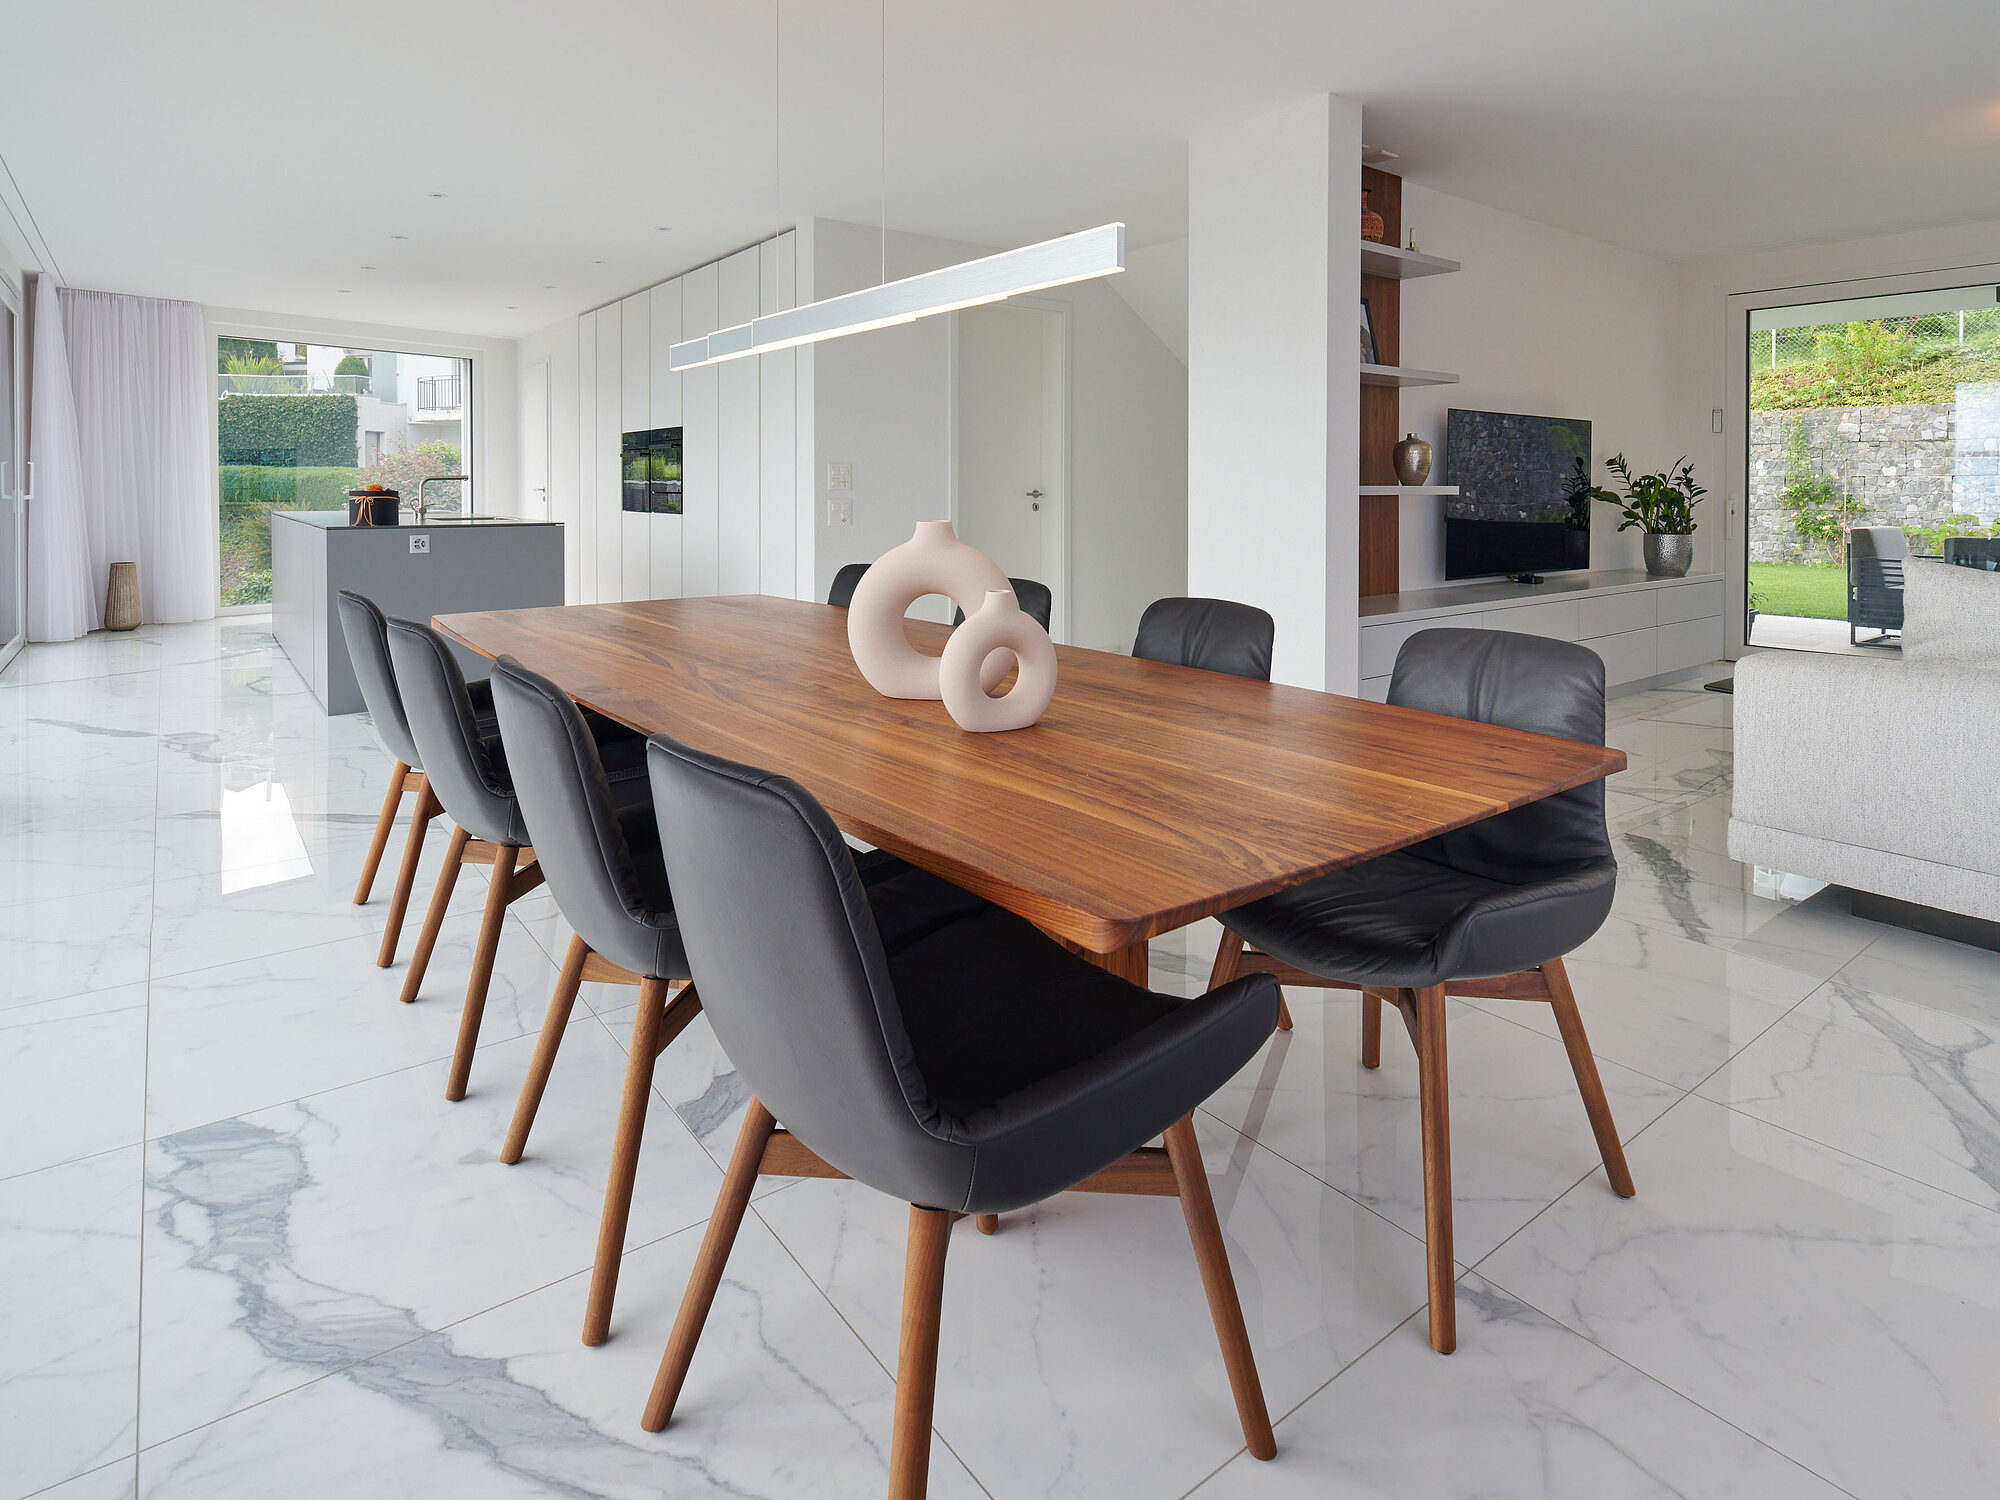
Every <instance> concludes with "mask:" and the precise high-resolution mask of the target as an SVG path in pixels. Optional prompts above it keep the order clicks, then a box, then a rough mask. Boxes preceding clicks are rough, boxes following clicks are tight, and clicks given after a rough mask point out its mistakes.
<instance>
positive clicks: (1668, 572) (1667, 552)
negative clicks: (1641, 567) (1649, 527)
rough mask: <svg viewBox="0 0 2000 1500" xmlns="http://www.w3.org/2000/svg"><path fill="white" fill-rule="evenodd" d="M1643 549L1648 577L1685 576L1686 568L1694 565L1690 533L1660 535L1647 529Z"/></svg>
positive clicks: (1692, 542) (1692, 539) (1692, 540)
mask: <svg viewBox="0 0 2000 1500" xmlns="http://www.w3.org/2000/svg"><path fill="white" fill-rule="evenodd" d="M1645 551H1646V576H1647V577H1648V578H1685V577H1687V570H1688V569H1689V568H1691V567H1693V566H1694V537H1693V536H1692V535H1687V536H1661V535H1659V534H1657V533H1655V532H1651V531H1649V532H1647V533H1646V543H1645Z"/></svg>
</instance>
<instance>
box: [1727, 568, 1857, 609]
mask: <svg viewBox="0 0 2000 1500" xmlns="http://www.w3.org/2000/svg"><path fill="white" fill-rule="evenodd" d="M1750 589H1751V596H1752V602H1753V603H1754V604H1755V605H1756V607H1757V608H1758V609H1759V610H1761V611H1762V612H1763V613H1765V614H1767V615H1791V616H1793V617H1795V618H1802V619H1807V620H1844V619H1846V618H1847V570H1846V569H1845V568H1837V567H1835V566H1833V565H1832V564H1831V563H1771V562H1763V563H1756V562H1753V563H1751V564H1750Z"/></svg>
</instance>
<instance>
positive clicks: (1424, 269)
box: [1361, 240, 1461, 281]
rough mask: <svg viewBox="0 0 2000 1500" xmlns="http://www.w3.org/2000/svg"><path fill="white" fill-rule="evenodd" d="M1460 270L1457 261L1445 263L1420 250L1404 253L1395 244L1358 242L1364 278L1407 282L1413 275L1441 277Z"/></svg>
mask: <svg viewBox="0 0 2000 1500" xmlns="http://www.w3.org/2000/svg"><path fill="white" fill-rule="evenodd" d="M1459 269H1461V268H1460V266H1459V264H1458V262H1457V261H1455V260H1446V259H1445V258H1444V257H1443V256H1441V255H1425V254H1424V253H1423V252H1422V251H1419V250H1403V249H1399V248H1397V247H1396V246H1395V245H1378V244H1376V243H1375V242H1374V241H1373V240H1363V241H1362V242H1361V274H1362V275H1363V276H1387V277H1389V278H1391V279H1392V280H1395V281H1408V280H1409V279H1410V278H1411V277H1413V276H1442V275H1444V274H1445V273H1446V272H1448V271H1456V270H1459Z"/></svg>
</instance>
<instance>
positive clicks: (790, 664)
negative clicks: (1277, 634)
mask: <svg viewBox="0 0 2000 1500" xmlns="http://www.w3.org/2000/svg"><path fill="white" fill-rule="evenodd" d="M433 623H434V624H435V625H436V626H437V628H438V629H439V630H441V631H443V632H444V633H445V634H446V635H447V636H449V637H451V638H452V639H453V640H455V641H458V642H460V643H461V644H463V645H464V646H466V647H468V648H470V649H471V650H473V651H475V652H478V653H480V654H481V655H484V656H488V657H500V656H511V657H513V658H515V659H516V660H518V661H519V662H521V664H522V665H524V666H526V667H528V668H529V669H530V670H532V671H535V672H539V673H541V674H542V675H543V676H545V677H548V678H550V679H551V680H552V681H554V682H556V683H557V684H558V685H560V686H561V687H562V688H563V689H564V691H566V692H568V693H569V694H570V695H571V696H572V697H574V698H575V699H576V700H577V702H579V703H581V704H584V705H585V706H587V707H589V708H592V709H595V710H596V711H597V712H599V713H601V714H603V715H605V716H606V717H608V718H611V719H615V720H617V721H618V722H619V723H621V724H624V725H627V726H629V727H630V728H632V729H636V730H639V731H641V732H642V733H645V734H667V735H671V736H673V737H674V738H675V739H679V740H682V741H685V742H686V743H688V744H690V745H694V746H696V747H698V748H700V749H703V750H706V751H709V752H711V753H714V754H718V755H724V756H728V757H730V758H732V759H735V760H740V761H745V762H748V763H749V764H752V765H756V766H760V767H763V768H765V769H767V770H771V771H776V772H779V773H781V774H783V775H786V776H789V777H791V778H793V779H794V780H796V781H798V782H799V783H800V784H801V785H803V786H804V787H805V788H806V789H807V790H808V791H810V792H811V793H812V794H813V795H814V796H815V797H817V798H818V799H819V800H820V802H821V803H822V804H823V805H824V806H825V808H826V809H827V811H828V813H830V814H831V815H832V817H833V819H834V821H835V822H836V823H837V824H839V826H840V827H841V828H842V829H843V830H845V831H846V832H847V833H849V834H852V835H853V836H854V837H855V838H857V839H860V840H863V841H865V842H867V843H870V844H874V845H876V846H878V847H880V848H883V849H886V850H888V851H889V852H891V853H892V854H896V855H900V856H901V857H902V858H904V859H906V860H908V861H909V862H910V863H911V864H913V865H917V866H919V867H921V868H923V869H926V870H929V871H931V872H932V873H934V874H937V875H940V876H943V877H944V878H945V879H947V880H951V881H953V882H955V883H956V884H958V885H960V886H963V887H964V888H966V889H967V890H970V891H973V892H975V893H976V894H978V895H981V896H984V897H985V898H987V899H988V900H990V901H993V902H994V903H996V904H997V905H999V906H1003V907H1005V908H1007V909H1008V910H1010V911H1013V912H1016V913H1018V914H1019V915H1020V916H1023V917H1025V918H1027V919H1028V920H1029V921H1031V922H1033V923H1034V924H1035V925H1036V926H1038V927H1040V928H1041V929H1042V930H1043V931H1045V932H1047V933H1049V934H1051V935H1052V936H1054V937H1056V938H1058V939H1059V940H1061V941H1063V942H1064V943H1066V944H1068V945H1069V946H1071V947H1072V948H1074V949H1076V950H1077V951H1079V952H1082V953H1086V954H1089V955H1090V956H1092V957H1093V958H1094V959H1095V960H1096V961H1097V962H1099V963H1101V964H1103V965H1104V966H1105V967H1106V968H1108V969H1112V970H1113V971H1115V972H1118V973H1121V974H1124V975H1125V976H1126V977H1127V978H1131V979H1135V980H1137V981H1138V982H1140V983H1144V982H1145V980H1146V977H1147V947H1146V944H1147V940H1148V939H1150V938H1152V937H1155V936H1158V935H1160V934H1162V933H1166V932H1171V931H1173V930H1174V929H1176V928H1179V927H1184V926H1186V925H1187V924H1188V923H1190V922H1193V921H1196V920H1198V919H1199V918H1202V917H1208V916H1214V915H1217V914H1219V913H1221V912H1225V911H1228V910H1230V909H1231V908H1233V907H1236V906H1240V905H1242V904H1243V903H1244V902H1246V901H1252V900H1255V899H1256V898H1258V897H1260V896H1267V895H1269V894H1271V893H1272V892H1274V891H1278V890H1282V889H1284V888H1285V887H1287V886H1291V885H1296V884H1298V883H1300V882H1302V881H1306V880H1311V879H1312V878H1314V877H1315V876H1318V875H1323V874H1325V873H1327V872H1328V871H1331V870H1337V869H1340V868H1342V867H1344V866H1347V865H1353V864H1358V863H1360V862H1361V861H1363V860H1368V859H1373V858H1375V857H1377V856H1378V855H1383V854H1388V853H1391V852H1393V851H1394V850H1397V849H1401V848H1404V847H1405V846H1407V845H1410V844H1414V843H1417V842H1419V841H1420V840H1423V839H1426V838H1430V837H1431V836H1433V835H1435V834H1439V833H1444V832H1447V831H1449V830H1451V829H1454V828H1459V827H1462V826H1464V825H1466V824H1468V823H1473V822H1477V821H1478V820H1479V819H1481V818H1488V817H1491V816H1493V815H1494V814H1495V813H1499V812H1504V811H1506V810H1508V809H1509V808H1515V807H1520V806H1522V805H1523V804H1525V803H1529V802H1533V801H1536V800H1537V799H1539V798H1542V797H1547V796H1549V795H1550V794H1552V793H1555V792H1560V791H1565V790H1567V789H1569V788H1571V787H1575V786H1581V785H1583V784H1585V783H1587V782H1590V781H1593V780H1596V779H1598V778H1600V777H1603V776H1608V775H1610V774H1612V773H1613V772H1615V771H1620V770H1623V769H1624V767H1625V756H1624V753H1623V752H1622V751H1619V750H1614V749H1610V748H1607V747H1605V746H1603V745H1594V744H1587V743H1580V742H1577V741H1573V740H1563V739H1555V738H1551V737H1549V736H1547V735H1539V734H1528V733H1524V732H1522V731H1520V730H1514V729H1504V728H1500V727H1498V726H1495V725H1491V724H1484V723H1480V722H1477V721H1475V720H1468V719H1456V718H1450V717H1445V716H1442V715H1438V714H1431V713H1423V712H1419V711H1417V710H1414V709H1408V708H1396V707H1391V706H1389V705H1387V704H1381V703H1373V702H1368V701H1365V700H1363V699H1358V698H1347V697H1342V696H1340V695H1339V694H1335V693H1324V692H1315V691H1313V690H1311V689H1307V688H1298V687H1287V686H1284V685H1282V684H1278V683H1269V682H1257V681H1252V680H1250V679H1247V678H1242V677H1232V676H1228V675H1226V674H1223V673H1219V672H1204V671H1198V670H1195V669H1193V668H1189V667H1179V666H1169V665H1165V664H1162V663H1159V662H1151V661H1141V660H1138V659H1135V658H1133V657H1129V656H1122V655H1119V654H1117V653H1114V652H1107V651H1089V650H1084V649H1082V648H1080V647H1075V646H1058V647H1057V648H1056V659H1057V666H1058V673H1059V676H1058V680H1057V683H1056V690H1055V697H1054V700H1053V701H1052V702H1051V703H1050V704H1049V708H1048V712H1047V713H1046V714H1044V715H1043V717H1042V719H1041V721H1040V722H1039V723H1037V724H1035V725H1033V726H1031V727H1029V728H1027V729H1018V730H1012V731H1008V732H1005V733H998V734H972V733H968V732H966V731H964V730H962V729H960V728H959V727H958V726H957V725H956V724H954V723H953V722H952V719H951V717H950V715H949V714H947V713H946V712H945V709H944V705H943V704H942V703H939V702H936V701H933V700H911V699H897V698H884V697H882V696H881V695H880V694H878V693H877V692H876V691H875V690H874V689H873V688H871V687H870V686H869V685H868V684H867V682H866V681H864V680H863V678H862V676H861V673H860V672H859V671H858V670H856V668H855V665H854V660H853V658H852V657H851V656H850V655H849V654H848V649H847V612H846V611H845V610H843V609H836V608H834V607H832V606H830V605H824V604H809V603H801V602H799V601H797V600H792V599H777V598H770V597H765V596H761V595H732V596H728V597H722V598H701V599H654V600H647V601H642V602H635V603H627V604H589V605H571V606H565V607H555V608H545V609H515V610H492V611H484V612H481V613H476V614H456V615H442V616H439V617H437V618H436V619H435V621H434V622H433ZM907 629H908V632H909V635H910V637H911V639H912V640H913V641H914V642H915V643H916V644H917V646H918V647H919V649H921V650H926V651H930V652H937V651H941V650H942V649H943V646H944V641H945V638H946V637H947V635H949V633H950V632H949V630H948V629H947V628H946V627H945V626H942V625H934V624H930V623H928V622H923V621H917V620H911V621H909V622H907Z"/></svg>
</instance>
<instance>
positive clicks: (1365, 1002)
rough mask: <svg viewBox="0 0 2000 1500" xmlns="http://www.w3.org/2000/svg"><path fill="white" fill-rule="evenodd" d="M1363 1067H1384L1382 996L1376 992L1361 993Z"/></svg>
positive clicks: (1366, 991) (1365, 991)
mask: <svg viewBox="0 0 2000 1500" xmlns="http://www.w3.org/2000/svg"><path fill="white" fill-rule="evenodd" d="M1361 1066H1362V1067H1364V1068H1379V1067H1381V1066H1382V996H1381V995H1380V994H1379V993H1378V992H1377V991H1375V990H1363V991H1362V992H1361Z"/></svg>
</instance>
